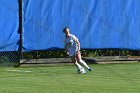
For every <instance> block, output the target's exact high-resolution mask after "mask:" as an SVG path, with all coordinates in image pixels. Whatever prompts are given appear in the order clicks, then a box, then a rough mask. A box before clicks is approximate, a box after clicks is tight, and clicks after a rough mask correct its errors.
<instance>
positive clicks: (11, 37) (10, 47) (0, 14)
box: [0, 0, 19, 51]
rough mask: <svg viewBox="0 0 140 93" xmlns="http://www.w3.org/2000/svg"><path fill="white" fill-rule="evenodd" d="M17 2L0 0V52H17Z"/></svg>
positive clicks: (14, 0)
mask: <svg viewBox="0 0 140 93" xmlns="http://www.w3.org/2000/svg"><path fill="white" fill-rule="evenodd" d="M18 28H19V26H18V1H17V0H0V51H17V50H18V47H19V46H18V44H17V42H18V41H19V34H18Z"/></svg>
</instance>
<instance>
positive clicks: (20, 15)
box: [18, 0, 23, 59]
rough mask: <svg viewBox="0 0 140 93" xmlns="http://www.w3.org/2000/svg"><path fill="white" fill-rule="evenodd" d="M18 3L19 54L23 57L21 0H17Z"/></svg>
mask: <svg viewBox="0 0 140 93" xmlns="http://www.w3.org/2000/svg"><path fill="white" fill-rule="evenodd" d="M18 5H19V11H18V12H19V34H20V41H19V54H20V59H22V58H23V50H22V46H23V45H22V43H23V42H22V41H23V32H22V0H18Z"/></svg>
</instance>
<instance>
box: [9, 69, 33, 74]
mask: <svg viewBox="0 0 140 93" xmlns="http://www.w3.org/2000/svg"><path fill="white" fill-rule="evenodd" d="M7 71H11V72H27V73H28V72H32V71H29V70H7Z"/></svg>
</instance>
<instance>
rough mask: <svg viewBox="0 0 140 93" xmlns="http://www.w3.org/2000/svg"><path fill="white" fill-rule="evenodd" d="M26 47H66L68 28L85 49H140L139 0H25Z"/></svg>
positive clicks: (35, 48) (38, 48)
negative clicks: (65, 38) (64, 31)
mask: <svg viewBox="0 0 140 93" xmlns="http://www.w3.org/2000/svg"><path fill="white" fill-rule="evenodd" d="M23 2H24V26H23V27H24V43H23V45H24V48H25V50H46V49H56V48H64V47H63V37H64V34H63V33H62V30H63V28H64V27H65V26H68V27H70V29H71V33H72V34H74V35H76V36H77V37H78V38H79V41H80V43H81V48H83V49H107V48H118V49H134V50H139V49H140V36H139V35H140V0H23Z"/></svg>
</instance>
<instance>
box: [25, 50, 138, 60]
mask: <svg viewBox="0 0 140 93" xmlns="http://www.w3.org/2000/svg"><path fill="white" fill-rule="evenodd" d="M81 54H82V57H95V56H128V55H131V56H138V55H139V54H140V52H139V51H134V50H117V49H114V50H113V49H112V50H111V49H110V50H105V49H104V50H81ZM62 57H68V55H67V54H66V52H65V50H50V51H33V52H25V53H23V58H25V59H40V58H62Z"/></svg>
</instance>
